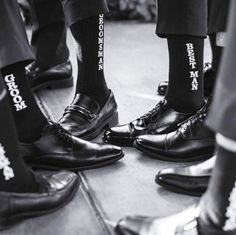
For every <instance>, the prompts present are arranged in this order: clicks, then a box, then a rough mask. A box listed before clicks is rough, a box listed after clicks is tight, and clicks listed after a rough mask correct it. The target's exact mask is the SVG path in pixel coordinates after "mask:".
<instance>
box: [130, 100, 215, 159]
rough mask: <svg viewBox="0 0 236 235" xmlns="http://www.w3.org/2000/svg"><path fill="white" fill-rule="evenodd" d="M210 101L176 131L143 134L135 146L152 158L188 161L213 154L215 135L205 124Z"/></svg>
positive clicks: (205, 157)
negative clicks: (161, 133) (160, 133)
mask: <svg viewBox="0 0 236 235" xmlns="http://www.w3.org/2000/svg"><path fill="white" fill-rule="evenodd" d="M208 106H209V102H207V104H206V105H204V107H203V108H201V109H200V110H199V111H198V112H197V113H196V114H195V115H194V116H192V117H191V118H190V119H189V120H187V121H186V122H185V123H183V124H182V125H181V126H180V127H179V128H178V129H177V130H176V131H173V132H171V133H168V134H163V135H143V136H139V137H138V138H137V139H136V141H135V142H134V146H135V147H136V148H137V149H139V150H140V151H142V152H144V153H147V154H148V155H150V156H151V157H152V158H155V159H160V160H164V161H174V162H188V161H200V160H206V159H208V158H210V157H211V156H213V153H214V147H215V135H214V133H213V132H211V131H210V130H209V129H208V128H207V127H206V126H204V125H203V123H204V120H205V118H206V114H207V110H208Z"/></svg>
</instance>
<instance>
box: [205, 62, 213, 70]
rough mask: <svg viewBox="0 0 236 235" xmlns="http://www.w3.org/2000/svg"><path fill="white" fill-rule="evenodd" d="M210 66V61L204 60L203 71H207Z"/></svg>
mask: <svg viewBox="0 0 236 235" xmlns="http://www.w3.org/2000/svg"><path fill="white" fill-rule="evenodd" d="M211 67H212V64H211V63H210V62H206V63H205V64H204V71H207V70H208V69H210V68H211Z"/></svg>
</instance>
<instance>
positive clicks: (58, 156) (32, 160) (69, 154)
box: [20, 123, 124, 171]
mask: <svg viewBox="0 0 236 235" xmlns="http://www.w3.org/2000/svg"><path fill="white" fill-rule="evenodd" d="M20 152H21V155H22V156H23V157H24V160H25V162H26V163H28V164H29V165H31V166H32V167H34V168H42V169H52V170H57V169H70V170H75V171H77V170H87V169H93V168H98V167H103V166H106V165H109V164H111V163H114V162H116V161H118V160H119V159H121V158H122V157H123V156H124V152H123V151H122V149H121V148H120V147H116V146H113V145H108V144H96V143H91V142H88V141H85V140H82V139H79V138H77V137H74V136H72V135H71V134H70V133H69V132H67V131H66V130H65V129H63V128H62V127H61V125H60V124H58V123H51V124H49V125H48V126H47V127H46V128H45V130H44V133H43V134H42V137H41V138H40V139H38V140H37V141H35V142H33V143H20Z"/></svg>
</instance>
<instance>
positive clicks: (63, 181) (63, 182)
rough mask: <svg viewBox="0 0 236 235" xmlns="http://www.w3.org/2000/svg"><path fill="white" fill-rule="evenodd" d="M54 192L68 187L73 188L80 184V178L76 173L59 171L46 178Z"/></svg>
mask: <svg viewBox="0 0 236 235" xmlns="http://www.w3.org/2000/svg"><path fill="white" fill-rule="evenodd" d="M44 178H45V179H46V180H47V181H48V183H49V185H50V189H51V190H53V191H58V190H62V189H64V188H66V187H73V186H74V185H76V184H78V177H77V175H76V174H75V173H73V172H69V171H59V172H56V173H53V174H51V175H49V176H47V177H44Z"/></svg>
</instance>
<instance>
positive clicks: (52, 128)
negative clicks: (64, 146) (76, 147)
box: [43, 121, 73, 143]
mask: <svg viewBox="0 0 236 235" xmlns="http://www.w3.org/2000/svg"><path fill="white" fill-rule="evenodd" d="M43 133H50V134H51V133H52V134H54V133H55V134H56V135H57V136H58V137H60V138H61V139H63V140H65V141H67V142H70V143H73V139H72V136H71V134H70V133H69V132H68V131H67V130H65V129H64V128H63V127H62V126H61V125H60V124H59V123H56V122H52V121H50V122H49V124H48V125H47V126H46V127H44V130H43Z"/></svg>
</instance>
